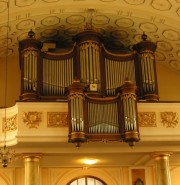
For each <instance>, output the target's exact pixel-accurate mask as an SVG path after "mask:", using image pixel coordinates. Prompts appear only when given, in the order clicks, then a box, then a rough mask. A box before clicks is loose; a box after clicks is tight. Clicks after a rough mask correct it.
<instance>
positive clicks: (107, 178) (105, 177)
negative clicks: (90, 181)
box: [54, 168, 118, 185]
mask: <svg viewBox="0 0 180 185" xmlns="http://www.w3.org/2000/svg"><path fill="white" fill-rule="evenodd" d="M80 176H93V177H96V178H97V179H101V180H102V181H103V182H105V183H106V184H111V185H118V183H117V182H116V181H115V179H114V178H113V177H112V176H111V175H110V174H109V173H107V172H106V171H105V170H103V169H94V168H88V169H83V168H78V169H73V170H69V171H68V172H67V173H65V174H63V175H62V176H61V177H59V178H58V180H57V181H56V183H55V184H54V185H67V184H68V183H69V182H70V181H71V180H72V179H76V178H77V177H80Z"/></svg>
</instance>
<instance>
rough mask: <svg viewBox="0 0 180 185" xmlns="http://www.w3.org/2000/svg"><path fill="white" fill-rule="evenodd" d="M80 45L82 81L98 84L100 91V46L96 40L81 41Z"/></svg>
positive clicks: (88, 83)
mask: <svg viewBox="0 0 180 185" xmlns="http://www.w3.org/2000/svg"><path fill="white" fill-rule="evenodd" d="M79 47H80V68H81V82H82V83H84V84H85V86H89V85H90V84H97V85H98V92H100V91H101V90H100V84H99V83H100V81H101V80H100V57H99V52H100V46H99V44H98V43H96V42H93V41H86V42H83V43H81V44H80V46H79Z"/></svg>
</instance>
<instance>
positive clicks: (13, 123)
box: [3, 114, 17, 132]
mask: <svg viewBox="0 0 180 185" xmlns="http://www.w3.org/2000/svg"><path fill="white" fill-rule="evenodd" d="M5 121H6V122H5ZM5 130H6V132H8V131H14V130H17V114H16V115H14V116H12V117H10V118H6V120H5V118H3V132H5Z"/></svg>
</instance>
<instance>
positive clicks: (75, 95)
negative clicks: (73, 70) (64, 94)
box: [68, 80, 86, 147]
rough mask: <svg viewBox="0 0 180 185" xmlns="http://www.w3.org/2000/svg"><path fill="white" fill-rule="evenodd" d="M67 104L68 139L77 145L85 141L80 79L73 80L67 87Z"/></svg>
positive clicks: (82, 89)
mask: <svg viewBox="0 0 180 185" xmlns="http://www.w3.org/2000/svg"><path fill="white" fill-rule="evenodd" d="M68 105H69V115H70V116H69V126H70V130H69V131H70V132H69V141H70V142H72V143H75V144H76V146H77V147H79V146H80V143H82V142H85V141H86V136H85V132H84V129H85V128H84V87H83V86H82V85H81V84H80V81H78V80H77V81H74V82H73V84H72V85H71V86H69V87H68Z"/></svg>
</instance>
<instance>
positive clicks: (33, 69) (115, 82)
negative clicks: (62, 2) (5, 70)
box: [19, 28, 158, 146]
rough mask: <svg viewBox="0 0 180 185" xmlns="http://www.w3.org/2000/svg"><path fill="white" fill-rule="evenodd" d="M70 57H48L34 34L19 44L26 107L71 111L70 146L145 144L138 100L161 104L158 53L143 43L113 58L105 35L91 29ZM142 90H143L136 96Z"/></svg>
mask: <svg viewBox="0 0 180 185" xmlns="http://www.w3.org/2000/svg"><path fill="white" fill-rule="evenodd" d="M73 41H74V46H73V48H72V49H71V50H70V51H68V52H66V53H65V52H57V51H54V52H52V51H51V52H49V51H43V50H42V49H41V48H42V45H43V43H42V42H40V41H38V40H37V39H35V37H34V32H32V31H30V32H29V38H27V39H25V40H23V41H21V42H20V43H19V53H20V66H21V96H20V100H21V101H61V100H63V101H64V100H68V105H69V130H70V131H69V141H70V142H73V143H77V146H79V144H80V143H81V142H85V141H96V140H112V141H114V140H119V141H125V142H128V143H129V145H133V143H134V142H137V141H139V129H138V121H137V107H136V106H137V105H136V104H137V100H145V101H158V89H157V78H156V68H155V57H154V52H155V50H156V45H155V44H154V43H153V42H151V41H149V40H147V36H146V35H144V34H143V35H142V41H141V42H139V43H137V44H135V45H134V46H133V51H129V52H128V53H113V52H112V51H111V52H110V51H108V50H107V49H106V47H105V46H104V44H103V37H102V35H101V34H100V33H98V32H96V31H94V30H93V29H92V28H91V29H85V30H84V31H82V32H80V33H78V34H77V35H76V36H74V37H73ZM136 86H137V88H138V90H137V91H136Z"/></svg>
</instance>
